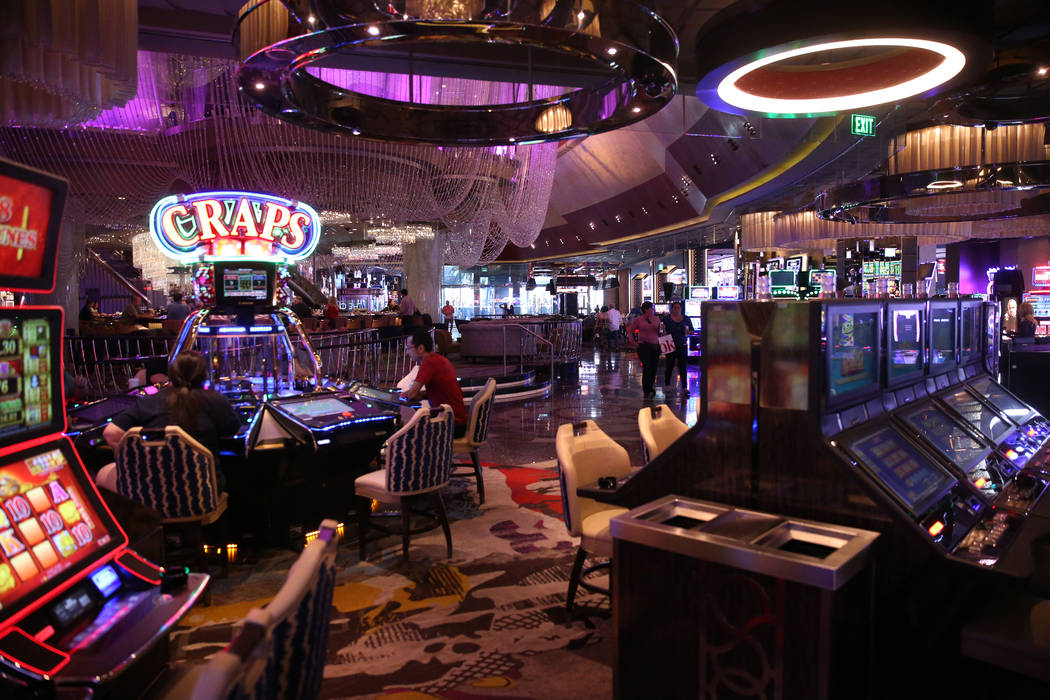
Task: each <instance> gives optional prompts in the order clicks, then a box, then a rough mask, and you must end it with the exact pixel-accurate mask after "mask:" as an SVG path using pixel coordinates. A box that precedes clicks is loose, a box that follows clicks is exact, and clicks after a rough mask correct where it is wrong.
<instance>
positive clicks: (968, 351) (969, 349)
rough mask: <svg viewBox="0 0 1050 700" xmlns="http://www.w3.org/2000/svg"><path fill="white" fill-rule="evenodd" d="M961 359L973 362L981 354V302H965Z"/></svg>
mask: <svg viewBox="0 0 1050 700" xmlns="http://www.w3.org/2000/svg"><path fill="white" fill-rule="evenodd" d="M960 320H961V325H962V329H961V330H962V338H961V340H960V344H959V361H960V362H963V363H965V362H972V361H973V360H976V359H977V358H978V357H980V355H981V304H980V302H977V303H970V302H963V305H962V318H961V319H960Z"/></svg>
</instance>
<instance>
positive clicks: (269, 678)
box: [247, 520, 339, 699]
mask: <svg viewBox="0 0 1050 700" xmlns="http://www.w3.org/2000/svg"><path fill="white" fill-rule="evenodd" d="M335 528H336V523H335V522H334V521H331V520H326V521H325V522H324V523H322V524H321V533H322V535H321V536H320V537H318V538H317V539H315V540H314V541H313V542H311V543H310V544H309V545H308V546H307V548H306V549H305V550H303V553H302V554H300V555H299V559H298V560H297V561H296V563H295V565H293V566H292V569H291V571H289V572H288V578H287V581H286V582H285V585H284V587H282V589H281V591H280V592H279V593H278V595H277V596H276V597H275V598H274V600H273V601H271V602H270V603H269V604H268V605H267V606H266V608H265V609H266V611H267V612H268V613H271V614H273V615H274V616H277V617H276V619H272V620H271V624H273V629H272V631H271V637H272V641H273V648H272V650H271V652H270V657H269V659H268V660H267V664H266V670H265V671H264V672H263V675H264V677H263V679H262V680H261V682H259V683H257V684H256V686H255V687H254V688H251V689H249V692H250V693H251V694H250V696H247V697H252V698H259V699H261V698H316V697H318V695H319V694H320V690H321V678H322V676H323V671H324V665H325V658H326V656H327V653H328V626H329V618H330V615H331V609H332V591H333V590H334V589H335V555H336V548H337V545H338V543H339V537H338V535H337V534H336V533H335ZM326 530H327V531H328V532H327V534H326ZM323 537H328V540H327V541H325V540H324V539H322V538H323ZM299 596H301V597H299Z"/></svg>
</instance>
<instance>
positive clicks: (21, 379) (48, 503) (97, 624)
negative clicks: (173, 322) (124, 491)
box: [0, 307, 208, 697]
mask: <svg viewBox="0 0 1050 700" xmlns="http://www.w3.org/2000/svg"><path fill="white" fill-rule="evenodd" d="M61 347H62V311H61V309H57V308H33V307H21V308H8V309H3V310H0V377H2V378H0V388H2V389H3V390H4V394H3V397H2V399H0V401H2V406H3V413H2V414H0V694H6V693H10V695H8V696H9V697H11V696H13V697H22V696H44V697H46V696H52V695H54V694H55V693H56V692H58V691H61V692H63V693H70V694H83V695H85V696H86V695H94V696H99V697H102V696H107V695H110V696H114V697H119V696H122V695H123V696H126V695H131V694H138V693H139V692H141V690H142V689H143V688H145V687H147V686H148V685H149V684H150V683H151V682H152V681H153V680H154V679H155V678H157V677H158V676H159V675H160V674H161V673H163V672H164V670H165V669H166V663H167V634H168V631H169V630H170V629H171V627H172V626H173V625H174V624H175V623H176V622H177V621H178V620H179V619H180V618H181V617H182V616H183V615H185V614H186V612H187V611H188V610H189V609H190V607H191V606H192V605H193V604H194V602H195V601H196V600H197V599H198V598H199V597H200V596H201V594H202V593H203V592H204V588H205V586H206V585H207V583H208V576H207V575H206V574H187V573H186V572H185V570H182V571H180V572H171V573H169V574H167V575H166V574H165V572H164V571H163V570H162V569H161V568H160V567H159V566H157V565H155V564H153V563H152V562H150V561H148V560H146V559H145V558H143V557H142V556H140V555H138V554H137V553H136V552H135V551H133V550H132V549H131V548H130V547H129V546H128V538H127V535H126V534H125V533H124V531H123V530H122V528H121V526H120V524H119V523H117V521H116V520H115V519H114V517H113V515H112V513H111V512H110V510H109V508H108V507H107V505H106V503H105V502H104V501H103V500H102V498H101V496H100V495H99V493H98V491H97V490H96V489H95V485H94V483H93V481H92V479H91V477H90V476H89V475H88V473H87V471H86V470H85V469H84V466H83V464H82V463H81V461H80V458H79V456H78V455H77V452H76V450H75V449H74V447H73V443H72V442H71V440H70V439H69V438H68V437H65V436H63V435H62V431H63V429H64V428H65V413H64V411H63V401H64V396H63V387H62V367H61ZM162 589H163V590H162Z"/></svg>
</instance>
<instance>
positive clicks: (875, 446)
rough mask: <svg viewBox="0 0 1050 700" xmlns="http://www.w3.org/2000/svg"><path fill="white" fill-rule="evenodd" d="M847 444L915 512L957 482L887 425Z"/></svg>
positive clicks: (921, 509) (918, 512)
mask: <svg viewBox="0 0 1050 700" xmlns="http://www.w3.org/2000/svg"><path fill="white" fill-rule="evenodd" d="M847 447H849V450H850V451H851V452H852V453H853V454H854V455H856V457H857V458H858V459H859V460H860V461H861V462H862V463H863V465H864V466H865V467H866V468H867V469H868V471H869V472H871V475H872V476H873V477H875V478H876V479H877V480H878V481H879V482H881V483H882V485H883V486H885V487H886V488H887V489H889V490H890V491H891V492H892V493H894V494H895V495H896V496H897V498H899V499H900V501H901V502H902V503H903V504H904V505H905V507H907V508H908V510H910V511H911V512H912V513H913V514H915V515H922V514H923V513H924V512H926V510H927V509H928V508H929V507H930V506H931V505H933V503H934V502H935V501H936V500H937V498H939V497H940V495H941V494H942V493H944V492H945V491H946V490H948V489H949V488H951V486H952V485H953V484H954V483H955V481H956V480H955V479H954V478H952V476H951V475H950V474H949V473H948V472H946V471H944V470H943V469H942V468H941V467H939V466H937V465H936V464H934V463H933V462H931V461H930V460H929V459H927V458H926V457H924V456H923V455H922V453H920V452H919V451H918V450H917V449H916V448H915V447H913V446H912V445H911V444H909V443H908V442H907V441H906V440H905V439H904V437H903V436H902V435H900V434H899V433H897V431H895V430H894V429H893V428H891V427H889V426H884V427H882V428H879V429H877V430H875V431H873V432H870V433H868V434H866V435H864V436H862V437H859V438H857V439H855V440H854V441H853V442H852V443H851V444H849V445H848V446H847Z"/></svg>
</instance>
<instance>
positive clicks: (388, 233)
mask: <svg viewBox="0 0 1050 700" xmlns="http://www.w3.org/2000/svg"><path fill="white" fill-rule="evenodd" d="M367 233H368V236H369V237H371V238H374V239H375V242H376V243H377V244H379V245H398V246H402V245H405V244H408V243H415V242H416V241H421V240H434V227H433V226H429V225H423V224H402V225H401V226H394V225H392V224H388V225H385V226H384V225H380V226H370V227H369V228H368V232H367Z"/></svg>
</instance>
